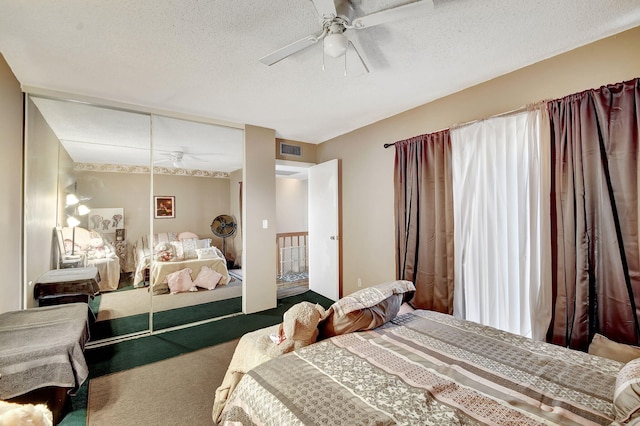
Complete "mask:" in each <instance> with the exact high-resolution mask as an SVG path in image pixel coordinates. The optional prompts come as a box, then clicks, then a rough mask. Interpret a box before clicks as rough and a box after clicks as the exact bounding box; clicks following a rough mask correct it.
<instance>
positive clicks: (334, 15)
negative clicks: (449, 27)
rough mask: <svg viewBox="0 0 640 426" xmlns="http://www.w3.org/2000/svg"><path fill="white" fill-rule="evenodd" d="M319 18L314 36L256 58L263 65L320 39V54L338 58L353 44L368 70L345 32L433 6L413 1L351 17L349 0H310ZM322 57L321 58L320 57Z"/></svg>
mask: <svg viewBox="0 0 640 426" xmlns="http://www.w3.org/2000/svg"><path fill="white" fill-rule="evenodd" d="M311 1H312V2H313V5H314V6H315V9H316V12H317V13H318V16H319V17H320V23H321V24H322V31H321V32H320V33H318V34H316V35H308V36H306V37H304V38H302V39H300V40H298V41H294V42H293V43H291V44H289V45H287V46H285V47H283V48H280V49H278V50H276V51H275V52H272V53H270V54H268V55H266V56H263V57H262V58H260V62H262V63H263V64H265V65H273V64H275V63H277V62H279V61H281V60H283V59H285V58H287V57H289V56H291V55H293V54H294V53H297V52H299V51H301V50H303V49H306V48H307V47H310V46H312V45H314V44H315V43H317V42H318V41H320V40H323V50H324V53H325V54H327V55H329V56H331V57H333V58H339V57H340V56H344V55H345V54H346V52H347V48H348V47H349V45H351V46H352V47H353V50H354V51H355V52H356V54H357V56H358V58H359V59H360V62H361V63H362V65H363V66H364V68H365V70H366V71H367V72H369V69H368V68H367V65H366V64H365V63H364V61H363V60H362V56H361V55H360V53H359V52H358V49H356V46H355V45H354V44H353V42H352V41H351V40H349V38H347V36H346V35H345V33H347V34H348V31H351V30H361V29H364V28H369V27H373V26H376V25H380V24H387V23H390V22H393V21H398V20H400V19H405V18H409V17H412V16H416V15H418V14H421V13H424V12H425V11H427V10H431V9H433V0H417V1H415V2H413V3H408V4H403V5H400V6H397V7H392V8H389V9H384V10H381V11H379V12H374V13H371V14H369V15H365V16H360V17H357V18H354V17H353V15H354V8H353V5H352V4H351V1H349V0H311ZM323 58H324V57H323Z"/></svg>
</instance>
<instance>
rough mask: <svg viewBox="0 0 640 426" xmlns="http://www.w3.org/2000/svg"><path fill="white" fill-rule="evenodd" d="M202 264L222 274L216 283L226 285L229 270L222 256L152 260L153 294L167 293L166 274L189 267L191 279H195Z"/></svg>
mask: <svg viewBox="0 0 640 426" xmlns="http://www.w3.org/2000/svg"><path fill="white" fill-rule="evenodd" d="M203 266H208V267H210V268H211V269H213V270H214V271H216V272H219V273H220V274H222V278H220V282H219V284H218V285H227V284H228V283H229V271H228V270H227V262H226V261H225V260H224V259H222V258H215V259H191V260H182V261H179V262H153V263H152V264H151V272H150V275H151V282H152V283H153V287H152V289H153V293H154V294H164V293H169V284H168V283H167V279H166V278H167V275H168V274H170V273H172V272H176V271H180V270H182V269H185V268H190V269H191V270H192V271H193V272H192V273H191V279H192V280H195V279H196V277H197V276H198V273H199V272H200V269H201V268H202V267H203Z"/></svg>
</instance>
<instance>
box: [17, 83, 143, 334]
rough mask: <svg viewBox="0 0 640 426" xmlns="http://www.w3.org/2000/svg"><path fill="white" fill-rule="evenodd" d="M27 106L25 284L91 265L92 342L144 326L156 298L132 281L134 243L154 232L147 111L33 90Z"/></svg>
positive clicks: (30, 293) (35, 302) (29, 294)
mask: <svg viewBox="0 0 640 426" xmlns="http://www.w3.org/2000/svg"><path fill="white" fill-rule="evenodd" d="M27 108H28V111H27V117H28V123H27V129H26V146H27V152H26V164H25V170H26V171H27V173H26V176H25V227H26V235H27V240H30V241H28V242H27V243H26V244H25V247H26V253H25V264H26V271H27V283H29V282H33V281H35V280H36V279H37V277H38V276H40V275H41V274H43V273H45V272H46V271H48V270H54V269H64V268H76V267H82V266H93V267H95V268H97V270H98V273H99V283H98V285H99V288H100V292H99V294H98V295H96V296H95V297H94V298H93V299H92V300H91V302H90V307H91V309H92V311H93V314H94V316H95V319H96V321H95V323H94V324H93V327H92V333H91V338H92V340H100V339H103V338H111V337H114V336H122V335H128V334H135V333H145V332H148V331H149V330H150V328H151V327H150V321H149V309H150V304H151V301H150V296H149V293H148V291H146V289H136V288H135V286H134V285H133V284H134V283H133V280H132V273H133V271H134V264H135V255H136V253H135V252H134V247H133V244H132V242H133V241H135V239H136V238H137V237H136V236H137V235H143V234H148V233H149V230H150V229H151V221H150V215H149V212H150V210H151V208H150V198H149V193H150V188H151V174H150V168H151V167H150V165H151V150H150V149H151V118H150V116H149V115H148V114H143V113H137V112H132V111H124V110H118V109H112V108H104V107H100V106H96V105H89V104H86V103H80V102H74V101H67V100H59V99H50V98H45V97H38V96H33V95H32V96H30V97H29V98H28V104H27ZM54 153H55V155H54ZM53 176H55V180H53V179H51V177H53ZM43 203H46V205H45V206H43V205H42V204H43ZM45 240H48V242H49V243H48V244H46V242H45ZM32 291H33V290H32V289H30V288H27V292H26V298H27V300H29V299H30V296H31V295H32V294H33V293H32ZM33 303H34V304H35V305H36V306H37V305H38V304H42V300H37V299H36V300H33ZM56 303H57V302H56Z"/></svg>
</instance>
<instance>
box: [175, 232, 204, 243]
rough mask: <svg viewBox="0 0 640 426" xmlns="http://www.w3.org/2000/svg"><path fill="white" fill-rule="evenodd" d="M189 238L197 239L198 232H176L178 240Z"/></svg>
mask: <svg viewBox="0 0 640 426" xmlns="http://www.w3.org/2000/svg"><path fill="white" fill-rule="evenodd" d="M191 238H195V239H196V240H197V239H198V238H199V237H198V234H194V233H193V232H181V233H179V234H178V240H180V241H182V240H187V239H191Z"/></svg>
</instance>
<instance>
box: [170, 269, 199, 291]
mask: <svg viewBox="0 0 640 426" xmlns="http://www.w3.org/2000/svg"><path fill="white" fill-rule="evenodd" d="M192 272H193V271H192V270H191V268H184V269H181V270H179V271H176V272H172V273H170V274H168V275H167V283H168V284H169V292H170V293H171V294H176V293H181V292H184V291H198V289H197V288H196V286H195V284H194V283H193V281H192V280H191V273H192Z"/></svg>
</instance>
